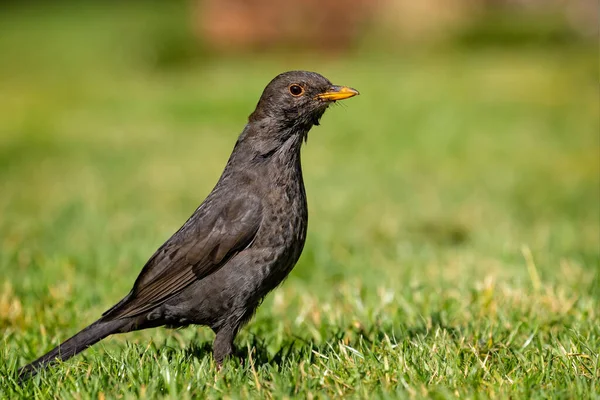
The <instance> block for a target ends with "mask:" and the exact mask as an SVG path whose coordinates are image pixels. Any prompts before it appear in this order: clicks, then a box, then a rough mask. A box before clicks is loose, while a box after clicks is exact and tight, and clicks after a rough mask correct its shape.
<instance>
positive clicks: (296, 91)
mask: <svg viewBox="0 0 600 400" xmlns="http://www.w3.org/2000/svg"><path fill="white" fill-rule="evenodd" d="M288 90H289V91H290V94H291V95H292V96H294V97H298V96H302V95H303V94H304V88H303V87H302V86H300V85H298V84H297V83H294V84H292V85H290V87H289V88H288Z"/></svg>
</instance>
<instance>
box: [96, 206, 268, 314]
mask: <svg viewBox="0 0 600 400" xmlns="http://www.w3.org/2000/svg"><path fill="white" fill-rule="evenodd" d="M261 220H262V206H261V202H260V199H258V198H256V197H252V196H240V197H237V198H235V199H234V200H232V201H228V202H226V203H225V204H222V205H221V204H214V203H212V204H210V205H209V206H208V207H200V208H199V209H198V211H197V212H196V213H195V214H194V215H193V216H192V217H191V218H190V220H188V222H186V224H185V225H184V226H183V227H182V228H181V229H180V230H179V231H178V232H177V233H176V234H174V235H173V236H172V237H171V239H169V240H168V241H167V242H166V243H165V244H163V245H162V246H161V247H160V248H159V249H158V250H157V251H156V253H154V255H153V256H152V257H151V258H150V260H148V262H147V263H146V265H145V266H144V268H143V269H142V272H141V273H140V275H139V276H138V278H137V280H136V282H135V284H134V286H133V289H132V291H131V293H130V294H129V295H128V296H127V297H126V298H125V299H123V300H122V301H121V302H120V303H118V304H117V305H116V306H114V307H113V308H111V309H110V310H108V311H106V312H105V313H104V315H103V316H104V317H105V318H111V319H113V318H126V317H132V316H135V315H139V314H141V313H144V312H146V311H149V310H151V309H153V308H155V307H156V306H158V305H160V304H162V303H163V302H164V301H166V300H167V299H168V298H170V297H172V296H173V295H175V294H177V293H179V292H180V291H181V290H183V289H184V288H185V287H187V286H188V285H189V284H191V283H192V282H194V281H196V280H200V279H202V278H204V277H206V276H208V275H210V274H212V273H214V272H215V271H217V270H218V269H219V268H220V267H221V266H223V265H224V264H225V263H226V262H227V261H228V260H229V259H230V258H231V257H232V256H234V255H235V254H236V253H238V252H239V251H241V250H243V249H245V248H246V247H248V246H249V245H250V244H251V243H252V241H253V239H254V236H255V235H256V232H257V231H258V228H259V227H260V223H261Z"/></svg>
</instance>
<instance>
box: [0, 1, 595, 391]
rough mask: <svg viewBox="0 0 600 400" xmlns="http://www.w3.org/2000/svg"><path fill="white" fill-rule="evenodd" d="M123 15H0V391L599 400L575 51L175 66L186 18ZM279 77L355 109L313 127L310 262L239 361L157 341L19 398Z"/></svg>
mask: <svg viewBox="0 0 600 400" xmlns="http://www.w3.org/2000/svg"><path fill="white" fill-rule="evenodd" d="M13 7H14V6H13ZM120 7H121V8H122V9H121V10H120V12H118V13H116V14H113V13H110V12H108V11H107V10H104V11H103V9H95V8H91V7H90V8H89V9H86V8H82V9H81V10H79V12H80V13H82V14H81V15H83V16H84V17H85V18H83V21H84V22H82V21H79V20H77V19H75V18H73V13H72V11H70V10H68V9H61V10H60V12H58V11H57V12H55V13H44V12H38V11H35V10H26V9H21V8H15V9H12V10H11V12H7V13H3V14H1V15H0V27H1V28H0V54H2V62H1V63H0V93H1V95H0V109H1V110H2V115H1V117H0V271H1V272H0V274H1V275H0V277H1V278H2V279H1V282H0V285H1V286H0V333H1V335H2V339H1V340H2V346H1V347H0V360H1V362H0V398H16V397H23V398H30V397H31V396H33V395H35V396H36V397H39V398H61V399H64V398H99V399H102V398H118V397H125V398H135V397H150V398H153V397H163V396H164V397H167V398H173V399H181V398H192V397H198V398H202V397H227V398H248V397H264V398H286V397H287V398H292V397H296V396H297V397H299V398H326V397H329V398H336V397H341V396H352V397H357V398H422V397H433V398H454V397H466V398H481V397H483V398H486V397H503V398H509V397H510V398H530V397H533V398H548V397H562V398H590V397H593V398H598V397H600V396H599V394H598V393H599V391H600V384H599V378H600V359H599V354H598V353H599V349H600V305H599V302H600V272H599V271H600V249H599V244H600V227H599V224H600V222H599V221H600V153H599V152H600V138H599V129H600V127H599V119H600V106H599V98H598V75H597V56H596V55H594V53H593V51H590V50H588V49H585V48H569V47H561V48H558V49H555V48H545V49H539V48H528V49H520V50H510V49H495V50H489V49H488V50H478V51H467V50H464V49H463V50H461V51H453V50H446V51H440V52H437V53H416V52H407V54H405V55H404V54H402V53H401V52H400V53H390V54H380V53H376V52H370V51H368V49H363V50H358V51H356V52H354V53H353V54H351V55H348V56H345V57H342V58H339V57H337V58H334V57H331V56H328V57H318V56H314V55H313V56H311V57H306V56H298V57H296V58H295V57H290V56H286V57H278V56H273V55H272V56H266V55H264V56H262V57H251V56H240V57H235V58H232V57H214V56H212V57H208V56H203V55H202V54H199V55H197V56H194V57H192V59H191V60H190V56H189V54H188V53H189V46H190V45H189V43H185V42H184V43H181V33H180V32H178V31H177V29H180V28H176V27H177V26H179V25H177V23H176V22H174V21H176V16H178V15H179V14H178V13H181V12H183V9H181V8H180V7H179V6H166V5H163V7H165V8H168V7H173V9H172V10H169V11H172V12H166V11H167V10H165V12H161V13H156V12H147V13H143V12H142V13H141V14H140V13H139V11H140V10H139V7H138V8H135V7H133V6H132V7H131V8H130V7H129V6H127V5H123V6H120ZM134 17H135V18H134ZM73 21H78V22H79V23H74V22H73ZM150 27H152V28H150ZM166 32H168V33H169V34H165V33H166ZM173 32H175V33H173ZM169 35H171V36H169ZM177 45H179V47H177ZM170 49H171V50H172V49H175V50H173V51H171V50H170ZM177 49H178V50H177ZM288 69H309V70H315V71H318V72H320V73H322V74H324V75H325V76H327V77H328V78H329V79H331V80H332V81H333V82H335V83H339V84H344V85H349V86H352V87H355V88H357V89H359V90H360V91H361V96H359V97H357V98H353V99H350V100H348V101H347V102H345V103H344V104H343V105H342V104H340V106H338V107H333V108H331V109H330V110H329V111H328V112H327V114H326V115H325V116H324V117H323V119H322V125H321V126H319V127H316V128H314V129H313V130H312V131H311V133H310V135H309V140H308V144H307V146H305V147H304V149H303V154H302V155H303V168H304V176H305V183H306V187H307V194H308V200H309V213H310V218H309V220H310V223H309V232H308V240H307V243H306V247H305V250H304V253H303V255H302V257H301V259H300V261H299V263H298V265H297V266H296V268H295V269H294V271H293V272H292V273H291V275H290V277H289V279H288V280H287V281H286V282H285V283H284V284H283V285H282V286H281V287H280V288H278V289H277V290H276V291H275V292H273V293H272V294H271V295H269V296H268V297H267V298H266V299H265V301H264V303H263V305H262V306H261V307H260V308H259V310H258V313H257V314H256V316H255V318H254V319H253V320H252V321H251V322H250V323H249V324H248V326H247V327H246V328H245V329H243V330H242V331H241V333H240V334H239V336H238V339H237V341H236V344H237V346H238V349H239V353H240V354H241V355H242V356H243V357H242V358H241V359H232V360H230V361H228V362H227V363H226V364H225V366H224V368H223V369H222V370H221V371H218V370H217V369H216V366H215V364H214V362H213V361H212V359H211V352H210V349H211V341H212V339H213V334H212V332H211V331H210V330H209V329H208V328H200V327H198V328H196V327H192V328H187V329H183V330H176V331H173V330H168V329H154V330H149V331H145V332H138V333H131V334H127V335H119V336H114V337H111V338H108V339H106V340H104V341H103V342H101V343H100V344H98V345H96V346H94V347H92V348H91V349H89V350H87V351H86V352H84V353H82V354H81V355H80V356H77V357H76V358H73V359H72V360H69V361H68V362H65V363H63V364H60V365H56V366H54V367H52V368H51V369H48V370H47V371H45V372H43V373H42V374H40V375H39V376H38V377H36V378H35V379H33V380H31V381H28V382H27V383H26V384H25V385H24V386H22V387H19V386H17V385H16V383H15V371H16V369H17V368H18V367H19V366H22V365H24V364H25V363H27V362H29V361H31V360H33V359H34V358H36V357H38V356H40V355H41V354H43V353H44V352H46V351H47V350H49V349H50V348H51V347H53V346H55V345H56V344H58V343H59V342H60V341H61V340H64V339H66V338H68V337H69V336H71V335H72V334H74V333H76V332H77V331H78V330H79V329H81V328H83V327H84V326H86V325H87V324H89V323H91V322H93V321H94V320H95V319H96V318H98V317H99V316H100V314H101V313H102V312H103V311H105V310H106V309H108V308H109V307H110V306H111V305H113V304H114V303H116V302H117V301H118V300H120V299H121V298H122V297H123V296H124V295H125V294H127V292H128V291H129V289H130V288H131V285H132V284H133V282H134V280H135V278H136V276H137V274H138V273H139V271H140V270H141V267H142V266H143V264H144V263H145V261H146V260H147V259H148V257H149V256H150V255H151V254H152V252H153V251H154V250H155V249H156V248H157V247H158V246H159V245H160V244H162V243H163V242H164V241H165V240H166V239H167V238H168V237H169V236H170V234H171V233H173V232H174V231H175V230H176V229H177V228H178V227H179V226H180V225H181V224H182V223H183V222H184V221H185V219H186V218H187V217H188V216H189V215H190V214H191V213H192V212H193V211H194V209H195V208H196V206H197V205H198V204H199V203H200V202H201V201H202V200H203V199H204V197H205V196H206V195H207V194H208V192H209V191H210V190H211V189H212V187H213V185H214V183H215V182H216V180H217V179H218V177H219V174H220V172H221V170H222V168H223V167H224V164H225V162H226V160H227V157H228V155H229V153H230V151H231V149H232V147H233V144H234V143H235V140H236V136H237V134H238V133H239V132H240V131H241V129H242V128H243V126H244V123H245V121H246V118H247V116H248V115H249V114H250V113H251V112H252V110H253V108H254V106H255V104H256V101H257V100H258V96H259V95H260V93H261V91H262V89H263V87H264V86H265V85H266V83H268V81H269V80H270V79H271V78H272V77H273V76H275V75H276V74H277V73H279V72H282V71H284V70H288Z"/></svg>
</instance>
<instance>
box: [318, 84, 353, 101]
mask: <svg viewBox="0 0 600 400" xmlns="http://www.w3.org/2000/svg"><path fill="white" fill-rule="evenodd" d="M358 94H360V93H358V90H356V89H352V88H351V87H347V86H332V87H331V88H330V89H329V90H328V91H326V92H325V93H321V94H319V95H317V98H318V99H320V100H323V101H337V100H344V99H348V98H350V97H354V96H356V95H358Z"/></svg>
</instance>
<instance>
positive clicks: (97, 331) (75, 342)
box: [18, 320, 127, 381]
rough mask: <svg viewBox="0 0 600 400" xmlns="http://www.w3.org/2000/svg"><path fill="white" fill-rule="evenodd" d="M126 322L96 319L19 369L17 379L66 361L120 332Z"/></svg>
mask: <svg viewBox="0 0 600 400" xmlns="http://www.w3.org/2000/svg"><path fill="white" fill-rule="evenodd" d="M126 324H127V321H126V320H115V321H102V320H98V321H96V322H94V323H93V324H91V325H90V326H88V327H87V328H84V329H83V330H82V331H80V332H79V333H77V334H75V336H73V337H72V338H70V339H67V340H65V341H64V342H63V343H61V344H60V345H58V346H56V347H55V348H54V349H52V350H50V351H49V352H48V353H46V354H44V355H43V356H41V357H40V358H38V359H37V360H35V361H33V362H32V363H30V364H27V365H26V366H24V367H22V368H20V369H19V372H18V374H19V380H20V381H23V380H24V379H27V378H29V377H32V376H34V375H35V374H37V373H38V372H39V371H40V370H42V369H44V368H46V367H48V366H49V365H51V364H53V363H55V362H57V361H59V360H60V361H66V360H68V359H69V358H71V357H73V356H75V355H77V354H79V353H81V352H82V351H84V350H85V349H87V348H88V347H90V346H92V345H93V344H95V343H98V342H99V341H100V340H102V339H104V338H105V337H107V336H110V335H112V334H113V333H118V332H120V330H121V328H123V326H125V325H126Z"/></svg>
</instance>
